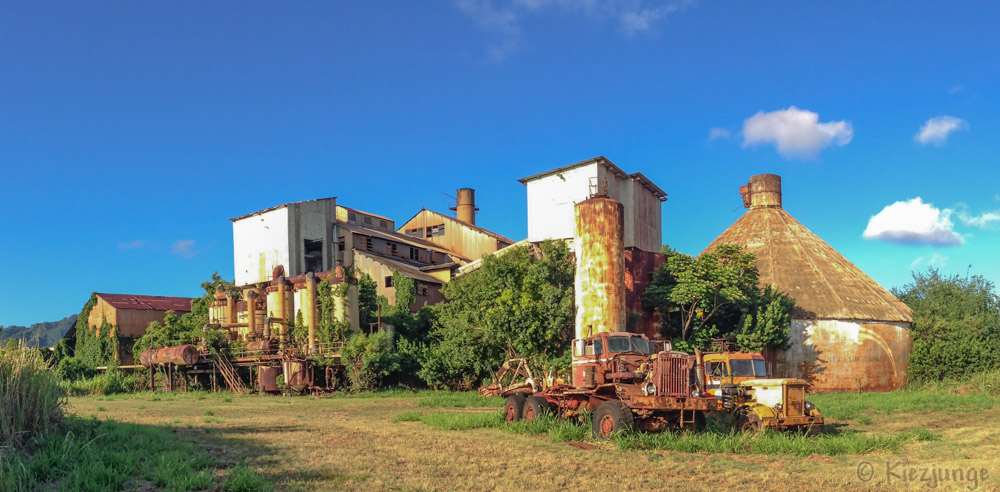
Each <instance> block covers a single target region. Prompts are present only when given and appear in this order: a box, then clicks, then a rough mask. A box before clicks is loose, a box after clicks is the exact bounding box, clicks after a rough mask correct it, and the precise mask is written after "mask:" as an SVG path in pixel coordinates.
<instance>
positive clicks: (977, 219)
mask: <svg viewBox="0 0 1000 492" xmlns="http://www.w3.org/2000/svg"><path fill="white" fill-rule="evenodd" d="M957 216H958V220H959V221H961V222H962V224H964V225H967V226H971V227H978V228H980V229H989V228H992V227H995V226H997V225H1000V210H997V211H993V212H983V213H981V214H979V215H972V214H970V213H969V212H967V211H966V210H965V209H964V208H963V209H960V210H959V211H958V214H957Z"/></svg>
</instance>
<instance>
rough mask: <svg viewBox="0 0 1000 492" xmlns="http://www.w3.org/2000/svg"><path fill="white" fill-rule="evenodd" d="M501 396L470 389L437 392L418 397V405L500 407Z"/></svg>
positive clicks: (501, 403)
mask: <svg viewBox="0 0 1000 492" xmlns="http://www.w3.org/2000/svg"><path fill="white" fill-rule="evenodd" d="M503 403H504V399H503V398H495V397H494V398H490V397H486V396H483V395H480V394H479V393H473V392H471V391H467V392H459V393H438V394H434V395H431V396H426V397H423V398H421V399H420V402H419V405H420V406H422V407H443V408H468V407H490V408H500V407H502V406H503Z"/></svg>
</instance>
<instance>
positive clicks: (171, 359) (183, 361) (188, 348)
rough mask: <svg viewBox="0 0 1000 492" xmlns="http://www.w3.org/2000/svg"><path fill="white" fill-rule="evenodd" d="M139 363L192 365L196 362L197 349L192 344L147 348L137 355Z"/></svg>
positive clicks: (145, 364)
mask: <svg viewBox="0 0 1000 492" xmlns="http://www.w3.org/2000/svg"><path fill="white" fill-rule="evenodd" d="M139 363H140V364H142V365H143V366H145V367H150V366H154V365H162V364H174V365H177V366H193V365H195V364H197V363H198V349H196V348H195V347H194V345H177V346H174V347H164V348H159V349H149V350H146V351H144V352H143V353H142V354H140V355H139Z"/></svg>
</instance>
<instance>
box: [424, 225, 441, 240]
mask: <svg viewBox="0 0 1000 492" xmlns="http://www.w3.org/2000/svg"><path fill="white" fill-rule="evenodd" d="M443 235H444V224H438V225H433V226H430V227H428V228H427V237H434V236H443Z"/></svg>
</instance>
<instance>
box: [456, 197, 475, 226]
mask: <svg viewBox="0 0 1000 492" xmlns="http://www.w3.org/2000/svg"><path fill="white" fill-rule="evenodd" d="M456 193H457V194H456V195H455V197H456V202H457V204H456V205H455V217H456V218H457V219H458V220H461V221H462V222H468V223H470V224H472V225H476V212H477V211H478V210H479V209H477V208H476V190H474V189H472V188H459V189H458V191H457V192H456Z"/></svg>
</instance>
